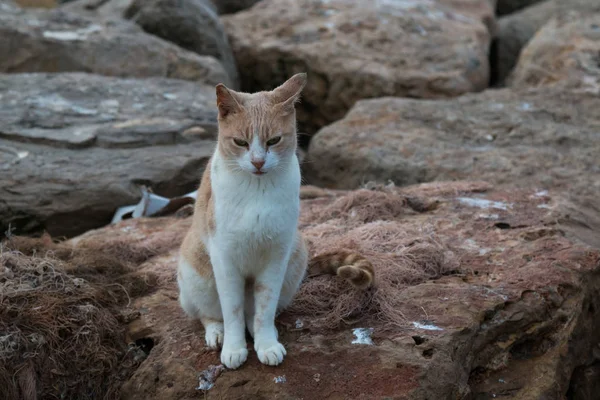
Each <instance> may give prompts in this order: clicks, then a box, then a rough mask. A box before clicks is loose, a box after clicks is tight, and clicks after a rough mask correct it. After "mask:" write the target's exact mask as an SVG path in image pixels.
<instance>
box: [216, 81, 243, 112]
mask: <svg viewBox="0 0 600 400" xmlns="http://www.w3.org/2000/svg"><path fill="white" fill-rule="evenodd" d="M215 89H216V91H217V108H218V109H219V118H221V119H223V118H225V117H227V116H228V115H230V114H236V113H238V112H240V111H241V110H242V106H241V105H240V103H239V102H238V100H237V99H236V96H235V93H234V92H233V91H231V90H229V89H228V88H227V87H226V86H225V85H223V84H222V83H219V84H218V85H217V86H216V88H215Z"/></svg>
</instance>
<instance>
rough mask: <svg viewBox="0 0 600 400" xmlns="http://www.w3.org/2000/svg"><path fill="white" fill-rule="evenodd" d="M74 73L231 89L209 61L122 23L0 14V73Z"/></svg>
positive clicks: (57, 14)
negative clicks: (160, 79) (180, 81)
mask: <svg viewBox="0 0 600 400" xmlns="http://www.w3.org/2000/svg"><path fill="white" fill-rule="evenodd" d="M115 60H117V61H115ZM78 71H80V72H90V73H95V74H101V75H109V76H120V77H150V76H157V77H167V78H176V79H186V80H193V81H199V82H204V83H208V84H211V85H216V84H217V83H219V82H223V83H225V82H227V83H230V84H231V83H232V81H231V79H230V78H229V76H228V75H227V73H226V72H225V70H224V68H223V66H222V65H221V64H220V63H219V61H217V60H216V59H215V58H213V57H210V56H199V55H197V54H194V53H192V52H190V51H187V50H184V49H181V48H179V47H177V46H175V45H173V44H171V43H168V42H166V41H164V40H161V39H159V38H157V37H154V36H152V35H148V34H147V33H145V32H144V31H142V30H141V29H140V28H139V27H137V26H135V24H132V23H130V22H127V21H101V20H93V19H89V18H86V17H83V16H80V15H77V14H74V13H69V12H66V11H64V10H52V11H36V10H19V9H11V10H8V11H7V12H2V13H0V72H10V73H17V72H78Z"/></svg>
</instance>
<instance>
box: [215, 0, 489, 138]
mask: <svg viewBox="0 0 600 400" xmlns="http://www.w3.org/2000/svg"><path fill="white" fill-rule="evenodd" d="M223 21H224V25H225V28H226V31H227V32H228V34H229V37H230V42H231V45H232V48H233V51H234V54H235V56H236V61H237V63H238V69H239V71H240V74H241V81H242V82H243V89H245V90H248V91H256V90H264V89H267V88H271V87H274V86H276V85H277V84H279V83H280V82H281V81H282V80H283V79H284V77H287V76H291V74H293V73H296V72H307V73H308V76H309V80H308V84H307V86H306V88H305V89H304V91H303V97H302V101H301V103H300V104H299V105H298V119H299V122H300V125H301V128H302V129H305V131H306V132H307V133H314V132H315V130H316V129H317V128H319V127H321V126H323V125H325V124H327V123H330V122H332V121H334V120H337V119H339V118H341V117H343V115H344V114H345V113H346V111H347V110H348V109H349V108H350V107H352V106H353V105H354V103H355V102H356V101H357V100H359V99H364V98H372V97H381V96H406V97H418V98H445V97H453V96H458V95H460V94H463V93H466V92H471V91H478V90H482V89H484V88H485V87H486V86H487V84H488V78H489V76H488V75H489V74H488V58H487V54H488V45H489V40H490V35H489V32H488V31H487V29H486V28H485V26H484V25H483V24H482V23H481V22H480V21H479V20H478V18H473V17H472V16H466V15H463V14H461V13H460V12H458V11H456V10H453V9H452V8H450V7H448V6H445V5H440V4H439V3H436V2H433V1H427V2H422V1H412V0H411V1H397V2H396V1H380V2H376V3H373V2H371V1H366V0H351V1H338V0H331V1H328V2H323V1H320V0H301V1H297V0H263V1H261V2H259V3H258V4H256V5H255V6H254V7H252V8H251V9H249V10H246V11H242V12H239V13H237V14H234V15H231V16H226V17H224V18H223ZM244 85H245V87H244Z"/></svg>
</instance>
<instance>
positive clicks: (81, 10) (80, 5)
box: [61, 0, 133, 20]
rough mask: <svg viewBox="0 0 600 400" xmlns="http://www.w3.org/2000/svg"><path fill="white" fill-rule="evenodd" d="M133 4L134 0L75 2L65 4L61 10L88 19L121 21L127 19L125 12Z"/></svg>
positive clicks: (82, 0)
mask: <svg viewBox="0 0 600 400" xmlns="http://www.w3.org/2000/svg"><path fill="white" fill-rule="evenodd" d="M132 2H133V0H74V1H70V2H68V3H65V4H63V5H62V6H61V9H63V10H66V11H69V12H74V13H78V14H81V15H84V16H86V17H93V18H100V19H104V20H120V19H122V18H125V11H126V10H127V9H128V8H129V6H130V5H131V3H132Z"/></svg>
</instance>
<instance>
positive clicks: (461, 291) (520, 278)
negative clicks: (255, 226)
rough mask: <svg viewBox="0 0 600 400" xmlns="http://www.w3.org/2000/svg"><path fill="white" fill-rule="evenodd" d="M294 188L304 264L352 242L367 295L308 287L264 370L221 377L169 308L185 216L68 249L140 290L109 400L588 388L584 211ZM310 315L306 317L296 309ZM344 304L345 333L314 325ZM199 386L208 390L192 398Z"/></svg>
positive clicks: (472, 185)
mask: <svg viewBox="0 0 600 400" xmlns="http://www.w3.org/2000/svg"><path fill="white" fill-rule="evenodd" d="M306 191H310V192H312V194H313V196H311V197H312V199H310V200H304V201H303V202H302V216H301V229H302V230H303V232H304V234H305V235H306V237H307V238H308V239H309V241H310V242H311V251H312V253H313V254H315V253H318V252H320V251H323V250H324V249H326V248H328V247H330V246H332V244H337V245H350V243H352V244H353V245H354V247H355V248H357V249H359V250H361V251H362V252H364V253H365V254H368V255H369V257H370V259H371V260H373V261H374V264H375V266H376V270H377V272H376V273H377V278H376V279H377V288H376V290H374V291H372V292H368V293H357V292H354V291H352V290H348V288H347V286H345V285H344V284H343V283H341V282H339V281H336V280H335V278H334V277H329V276H326V277H323V276H321V277H313V278H309V279H307V280H306V281H305V282H304V283H303V285H302V288H301V291H300V293H299V295H298V297H297V299H296V301H295V303H294V304H293V306H292V309H291V310H289V311H287V312H286V313H284V314H282V315H281V316H280V317H279V318H278V321H279V324H278V326H279V331H280V337H281V338H282V341H283V342H284V344H285V345H286V346H287V349H288V356H287V358H286V360H285V361H284V363H283V364H282V365H281V366H279V367H275V368H272V367H266V366H264V365H262V364H260V363H259V362H258V360H257V359H256V357H255V354H253V353H252V352H251V353H250V354H251V355H250V357H249V360H248V362H247V364H245V365H244V366H243V367H242V368H241V369H239V370H236V371H227V370H223V371H221V370H220V369H219V368H218V366H219V364H220V363H219V357H218V353H217V352H212V351H208V350H206V349H205V347H204V343H203V339H202V338H203V334H202V328H201V326H200V325H199V324H197V323H193V322H191V321H189V320H188V319H187V318H186V317H185V316H184V314H183V312H182V311H181V310H180V307H179V305H178V300H177V297H178V294H177V289H176V283H175V270H176V258H177V245H178V243H179V241H180V240H181V239H182V237H183V235H184V234H185V231H186V229H187V227H188V226H189V223H190V221H191V219H190V218H184V219H181V218H172V217H166V218H157V219H135V220H128V221H124V222H121V223H119V224H117V225H114V226H110V227H107V228H104V229H101V230H97V231H91V232H89V233H87V234H85V235H83V236H81V237H79V238H76V239H74V240H72V241H70V242H68V243H67V245H70V246H74V248H75V249H86V248H88V249H89V248H107V249H120V250H119V251H120V252H121V253H122V254H124V255H126V256H127V259H129V260H134V262H135V265H136V267H134V268H135V270H136V274H137V276H139V277H143V276H148V277H152V278H151V279H152V281H153V282H155V283H154V285H155V286H154V289H153V290H151V292H150V293H149V294H147V295H146V294H143V293H142V294H140V295H139V296H134V297H133V298H132V303H131V307H132V310H131V312H132V313H133V314H132V315H136V314H137V315H139V317H138V318H136V319H134V320H133V321H131V322H130V323H129V325H128V338H127V340H128V341H130V342H131V343H137V344H138V346H141V348H143V349H145V351H146V353H147V358H145V360H144V361H143V363H142V364H141V366H140V367H139V368H138V369H137V370H136V371H135V372H134V374H133V376H132V377H131V378H130V379H129V380H128V381H127V382H126V383H125V384H124V386H123V387H122V393H121V395H122V396H123V397H124V398H128V399H161V400H162V399H165V400H168V399H191V398H196V397H203V396H206V397H207V398H209V399H210V398H216V399H219V398H227V399H263V398H264V399H270V398H285V399H301V398H305V399H306V398H319V399H340V398H353V399H354V398H356V399H361V398H364V399H379V398H381V399H383V398H394V399H447V398H470V397H473V398H494V396H500V395H503V394H507V393H510V394H511V395H512V396H513V397H514V398H532V399H534V398H535V399H538V398H550V399H558V398H562V396H564V395H565V394H566V393H567V391H568V390H569V386H570V380H571V376H572V374H573V373H574V371H575V372H576V374H575V375H574V378H575V381H574V382H575V383H573V384H572V385H571V386H572V387H573V388H574V389H571V390H575V389H576V390H579V392H580V393H586V391H587V392H589V390H592V389H593V382H590V381H589V380H585V379H584V378H583V377H582V373H581V372H580V371H583V370H585V368H587V365H590V363H593V356H592V354H593V353H592V349H593V347H594V346H595V345H596V343H597V342H598V340H600V336H598V335H599V332H600V325H598V324H599V321H600V318H599V316H598V310H600V300H599V299H600V296H598V295H597V293H598V291H599V290H600V279H599V278H598V276H599V275H598V268H600V251H598V250H597V249H594V248H592V247H590V246H589V245H588V244H586V243H585V240H587V239H586V238H593V237H594V235H595V236H596V238H597V233H598V230H600V220H599V218H598V216H597V215H595V216H592V217H589V216H586V214H585V213H586V212H587V210H585V209H578V208H574V206H573V205H572V204H571V203H569V202H567V201H566V200H564V199H563V198H561V197H560V196H557V195H555V194H553V193H539V192H536V191H534V190H531V189H529V190H510V191H503V190H496V189H493V188H492V187H491V186H490V185H488V184H485V183H483V182H454V183H444V182H440V183H431V184H424V185H420V186H413V187H407V188H403V189H396V188H376V187H373V190H361V191H355V192H350V193H344V192H334V191H321V194H317V193H316V191H317V190H316V189H315V188H304V189H303V192H306ZM592 227H593V228H592ZM596 245H598V243H597V244H596ZM150 250H151V251H152V252H151V253H148V251H150ZM136 254H138V255H137V256H135V255H136ZM135 260H137V261H135ZM342 296H343V297H342ZM311 304H312V305H315V304H320V306H318V307H316V308H314V309H311V311H310V312H306V311H307V310H308V309H309V308H307V306H308V305H311ZM348 304H350V305H351V306H352V307H354V308H352V307H351V308H350V309H348V308H345V309H346V310H347V311H348V310H349V311H351V312H350V314H348V315H346V318H345V321H346V322H345V323H344V322H342V321H341V320H339V319H338V320H328V319H327V318H328V317H331V316H335V315H337V314H336V313H337V312H338V311H339V307H346V306H347V305H348ZM385 305H393V306H394V307H393V308H389V309H388V308H385V307H384V306H385ZM336 309H337V310H338V311H336ZM138 313H139V314H138ZM331 321H333V322H335V324H333V325H331V324H330V322H331ZM390 321H395V323H394V324H390ZM356 328H366V329H367V332H369V331H368V329H372V334H371V340H372V342H373V344H372V345H371V344H353V341H354V340H356V339H357V337H356V336H355V335H354V333H353V330H354V329H356ZM363 340H365V343H369V341H368V335H367V336H365V337H363ZM250 345H251V344H250ZM250 345H249V346H250ZM201 376H204V377H205V378H209V380H212V384H213V386H212V387H210V384H207V383H206V381H205V383H204V385H205V386H203V387H205V388H207V387H210V389H209V390H208V391H206V393H202V390H200V389H197V388H198V387H199V378H200V377H201ZM209 383H210V382H209ZM575 386H576V387H575Z"/></svg>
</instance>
